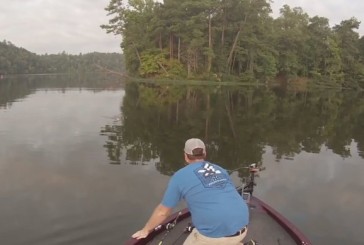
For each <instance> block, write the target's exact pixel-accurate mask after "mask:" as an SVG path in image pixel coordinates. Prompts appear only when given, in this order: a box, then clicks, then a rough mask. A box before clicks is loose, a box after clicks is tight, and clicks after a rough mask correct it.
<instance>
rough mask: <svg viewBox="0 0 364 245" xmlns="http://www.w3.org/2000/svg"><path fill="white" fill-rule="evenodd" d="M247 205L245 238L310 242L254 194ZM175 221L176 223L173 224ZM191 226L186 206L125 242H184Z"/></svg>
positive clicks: (133, 244) (264, 241)
mask: <svg viewBox="0 0 364 245" xmlns="http://www.w3.org/2000/svg"><path fill="white" fill-rule="evenodd" d="M248 205H249V210H250V222H249V226H248V234H247V237H246V238H245V239H244V241H249V240H250V239H252V240H255V241H257V242H258V244H287V245H289V244H293V245H296V244H300V245H311V242H310V241H309V240H308V238H307V237H306V236H305V235H304V234H303V233H302V232H301V231H300V230H299V229H298V228H297V227H296V226H295V225H293V224H292V223H291V222H290V221H289V220H287V219H286V218H285V217H283V216H282V215H281V214H280V213H279V212H277V211H276V210H274V209H273V208H272V207H270V206H269V205H268V204H266V203H264V202H263V201H261V200H260V199H258V198H256V197H254V196H252V197H251V198H250V200H249V203H248ZM177 217H178V218H177ZM176 218H177V220H176ZM175 221H176V222H175ZM174 223H176V224H175V225H173V224H174ZM190 226H191V214H190V212H189V211H188V209H183V210H181V211H179V212H176V213H174V214H172V215H171V216H170V217H168V219H167V220H166V221H165V222H164V223H163V224H162V225H160V226H159V227H157V228H156V229H155V230H154V231H152V232H151V233H150V234H149V236H148V237H147V238H145V239H140V240H137V239H133V238H130V239H129V240H128V241H127V242H126V243H125V245H145V244H150V245H153V244H159V243H160V241H163V244H176V245H178V244H183V242H184V241H185V239H186V238H187V236H188V235H189V231H188V230H189V229H188V227H190Z"/></svg>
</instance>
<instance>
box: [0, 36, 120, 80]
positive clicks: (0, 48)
mask: <svg viewBox="0 0 364 245" xmlns="http://www.w3.org/2000/svg"><path fill="white" fill-rule="evenodd" d="M98 67H99V68H108V69H112V70H114V71H119V72H122V71H123V68H124V60H123V56H122V54H120V53H98V52H93V53H87V54H79V55H71V54H67V53H66V52H62V53H59V54H44V55H37V54H35V53H32V52H30V51H28V50H26V49H24V48H20V47H17V46H15V45H14V44H13V43H11V42H10V41H6V40H4V41H2V42H0V74H2V75H12V74H48V73H53V74H54V73H83V72H94V71H96V70H97V69H98Z"/></svg>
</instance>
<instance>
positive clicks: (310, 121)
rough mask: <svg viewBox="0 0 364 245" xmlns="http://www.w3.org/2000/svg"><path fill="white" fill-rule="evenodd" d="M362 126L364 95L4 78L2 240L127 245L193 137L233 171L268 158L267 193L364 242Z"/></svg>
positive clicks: (295, 217)
mask: <svg viewBox="0 0 364 245" xmlns="http://www.w3.org/2000/svg"><path fill="white" fill-rule="evenodd" d="M363 126H364V97H363V94H361V93H359V92H345V93H343V92H337V91H319V92H311V93H309V92H304V91H294V90H281V89H273V90H272V89H267V88H252V87H232V86H226V87H224V86H197V85H194V86H188V85H180V86H172V85H164V86H158V85H153V84H145V85H140V84H139V85H137V84H132V83H128V84H123V85H120V83H119V82H118V81H117V80H116V79H113V78H108V79H107V80H102V79H95V78H93V79H91V78H89V79H86V80H85V79H84V78H77V79H76V78H73V77H72V78H64V77H62V78H61V77H33V78H26V77H23V78H11V79H7V80H1V81H0V244H4V245H20V244H24V245H25V244H35V245H38V244H39V245H43V244H44V245H52V244H67V245H71V244H72V245H73V244H95V245H96V244H97V245H99V244H115V245H116V244H123V242H124V241H125V240H127V239H128V237H129V236H130V235H131V234H132V233H133V232H134V231H136V230H137V229H139V228H141V227H142V226H143V225H144V223H145V221H146V219H147V218H148V217H149V215H150V213H151V212H152V210H153V208H154V207H155V205H157V204H158V202H159V201H160V198H161V196H162V195H163V191H164V189H165V186H166V184H167V182H168V179H169V176H170V175H171V174H172V173H173V172H174V171H176V170H177V169H179V168H180V167H181V166H183V158H182V157H183V152H182V149H183V144H184V141H185V140H186V139H187V138H189V137H200V138H202V139H204V140H205V142H206V144H207V147H208V159H209V160H210V161H212V162H216V163H219V164H221V165H222V166H224V167H225V168H227V169H235V168H237V167H239V166H244V165H248V164H250V163H258V164H262V165H263V166H265V167H266V170H265V171H263V172H261V173H260V177H259V178H258V179H257V187H256V190H255V195H256V196H258V197H259V198H261V199H262V200H264V201H265V202H267V203H268V204H270V205H271V206H273V207H274V208H275V209H277V210H278V211H279V212H281V213H282V214H283V215H284V216H285V217H287V218H288V219H289V220H290V221H291V222H293V223H294V224H295V225H296V226H297V227H299V229H301V230H302V231H303V233H305V234H306V235H307V236H308V237H309V238H310V240H311V241H312V242H313V244H319V245H320V244H323V245H324V244H331V245H333V244H334V245H336V244H338V245H339V244H350V245H357V244H358V245H359V244H364V236H363V235H362V230H363V227H364V212H363V211H362V205H363V203H364V178H363V177H362V176H363V174H364V162H363V157H364V130H363ZM245 174H246V173H244V172H241V171H240V172H234V174H233V177H234V181H236V182H239V180H240V178H241V177H243V176H245ZM272 244H275V243H274V242H272Z"/></svg>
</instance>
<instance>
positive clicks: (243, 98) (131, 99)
mask: <svg viewBox="0 0 364 245" xmlns="http://www.w3.org/2000/svg"><path fill="white" fill-rule="evenodd" d="M125 91H126V93H125V97H124V101H123V104H122V106H121V115H122V120H121V122H119V124H115V125H106V126H105V127H104V128H103V129H102V130H101V134H102V135H105V136H107V141H106V144H105V148H106V149H107V152H108V155H109V158H110V161H111V163H114V164H120V163H130V164H155V166H156V168H157V170H158V171H160V172H161V173H163V174H167V175H170V174H172V173H173V172H174V171H176V170H177V169H179V168H181V167H182V166H183V155H182V154H183V151H182V149H183V145H184V142H185V140H186V139H188V138H190V137H200V138H201V139H203V140H204V141H205V143H206V145H207V148H208V159H209V160H211V161H213V162H216V163H219V164H221V165H222V166H224V167H225V168H227V169H235V168H237V167H238V166H241V165H242V164H243V165H246V166H248V165H249V164H250V163H262V155H263V153H264V150H265V149H266V147H267V146H270V147H271V148H272V149H273V154H274V155H275V156H276V159H277V161H278V160H279V159H281V158H292V157H293V156H294V155H295V154H298V153H300V152H301V151H306V152H311V153H319V152H320V151H321V150H322V147H323V146H324V147H327V148H328V149H331V150H332V151H333V152H334V153H336V154H338V155H340V156H342V157H344V158H345V157H349V156H350V149H349V146H350V144H351V143H352V141H353V140H354V141H356V142H357V145H358V148H359V149H358V150H359V152H361V153H360V154H361V156H363V142H364V137H363V136H364V134H363V133H362V130H361V125H364V124H363V122H364V101H363V100H364V99H363V98H362V94H360V93H359V92H342V91H334V90H328V91H316V92H307V91H304V92H284V93H282V91H281V90H279V89H276V90H273V89H269V88H265V87H264V88H256V87H254V88H252V87H249V88H248V87H242V86H240V87H231V86H226V87H224V86H188V85H178V86H177V85H166V84H164V85H157V84H146V83H145V84H143V83H139V84H137V83H129V84H128V85H127V86H126V88H125Z"/></svg>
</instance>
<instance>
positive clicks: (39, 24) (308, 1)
mask: <svg viewBox="0 0 364 245" xmlns="http://www.w3.org/2000/svg"><path fill="white" fill-rule="evenodd" d="M109 2H110V0H92V1H89V0H68V1H56V0H26V1H24V0H2V1H1V5H0V13H1V15H0V41H2V40H4V39H6V40H7V41H10V42H12V43H13V44H15V45H16V46H19V47H23V48H25V49H27V50H29V51H31V52H35V53H39V54H43V53H49V54H51V53H60V52H62V51H66V52H67V53H72V54H78V53H87V52H93V51H99V52H121V48H120V42H121V37H120V36H114V35H113V34H106V32H105V30H102V29H101V28H100V25H102V24H107V23H108V20H109V17H108V16H107V12H106V11H105V10H104V9H105V7H106V6H107V5H108V4H109ZM284 4H288V5H289V6H291V7H297V6H299V7H302V8H303V10H304V11H305V12H306V13H308V14H309V15H310V16H315V15H318V16H321V17H326V18H328V19H329V20H330V24H331V25H332V26H333V25H335V24H339V23H340V22H341V21H342V20H345V19H349V18H351V17H353V16H354V17H356V18H358V20H359V21H361V20H360V17H361V16H362V14H361V11H362V9H364V1H362V0H352V1H350V4H348V3H347V2H346V1H343V0H336V1H332V0H321V1H314V0H289V1H286V0H275V1H274V2H273V3H272V5H271V6H272V9H273V10H274V16H278V15H279V9H280V8H281V7H282V6H283V5H284ZM359 33H360V34H362V35H363V34H364V24H363V25H362V26H361V28H360V30H359Z"/></svg>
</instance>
